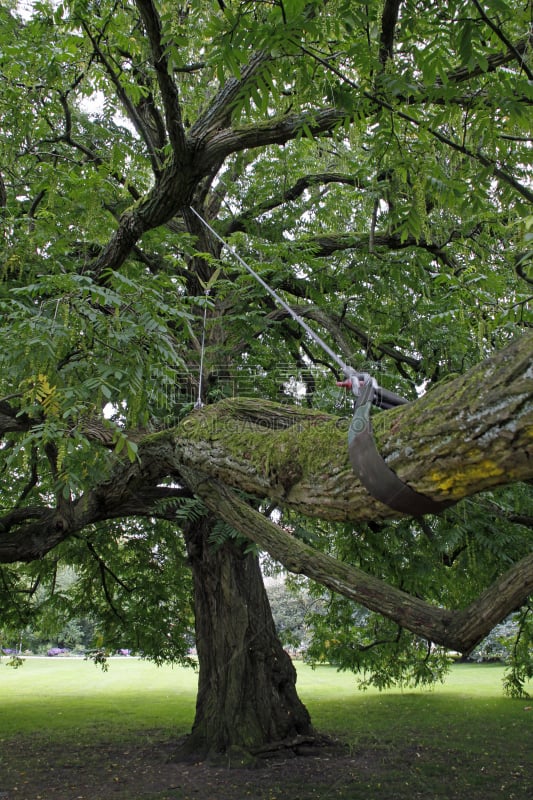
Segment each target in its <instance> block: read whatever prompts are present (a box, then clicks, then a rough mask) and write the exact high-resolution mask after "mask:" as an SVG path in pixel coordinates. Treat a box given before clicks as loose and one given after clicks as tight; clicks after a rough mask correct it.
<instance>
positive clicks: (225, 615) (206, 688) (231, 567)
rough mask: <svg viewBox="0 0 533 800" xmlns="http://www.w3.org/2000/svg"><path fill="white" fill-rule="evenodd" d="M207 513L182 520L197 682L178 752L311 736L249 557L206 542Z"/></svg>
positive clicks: (229, 749) (236, 752) (235, 748)
mask: <svg viewBox="0 0 533 800" xmlns="http://www.w3.org/2000/svg"><path fill="white" fill-rule="evenodd" d="M213 522H214V518H212V517H203V518H201V519H200V520H196V521H194V522H190V523H187V525H186V526H185V540H186V544H187V551H188V554H189V560H190V565H191V569H192V573H193V579H194V608H195V621H196V646H197V652H198V660H199V668H200V674H199V685H198V695H197V702H196V716H195V720H194V725H193V729H192V732H191V734H190V736H189V737H188V739H187V740H186V742H185V745H184V747H183V753H184V754H188V755H194V756H198V757H200V758H204V757H206V756H210V757H216V756H217V755H218V754H221V753H223V754H226V758H228V759H230V758H232V757H233V758H234V759H236V761H237V762H238V761H240V760H241V759H242V755H243V752H244V751H246V752H247V753H250V752H251V753H254V752H258V751H263V750H264V749H265V748H268V747H269V746H270V745H273V744H275V743H280V742H285V743H286V744H287V745H290V744H291V742H294V741H295V740H298V738H299V737H302V736H306V737H308V736H309V737H311V736H313V733H314V732H313V728H312V725H311V719H310V717H309V714H308V712H307V710H306V708H305V706H304V705H303V704H302V702H301V701H300V699H299V698H298V695H297V693H296V671H295V669H294V666H293V664H292V662H291V660H290V658H289V656H288V655H287V653H286V652H285V651H284V650H283V648H282V646H281V644H280V642H279V639H278V637H277V635H276V631H275V627H274V622H273V619H272V614H271V611H270V605H269V602H268V598H267V595H266V592H265V589H264V585H263V579H262V576H261V571H260V568H259V562H258V559H257V557H256V556H255V555H254V554H252V553H248V554H245V553H244V552H243V550H242V547H239V545H238V544H237V543H235V542H234V541H231V540H226V541H225V542H224V543H223V544H222V545H216V544H214V543H213V542H210V541H209V537H210V534H211V532H212V530H213Z"/></svg>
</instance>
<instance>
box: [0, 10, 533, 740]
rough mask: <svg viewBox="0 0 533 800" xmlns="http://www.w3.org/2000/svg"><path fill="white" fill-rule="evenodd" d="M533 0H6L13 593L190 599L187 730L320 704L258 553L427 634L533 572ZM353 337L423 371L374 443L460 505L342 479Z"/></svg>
mask: <svg viewBox="0 0 533 800" xmlns="http://www.w3.org/2000/svg"><path fill="white" fill-rule="evenodd" d="M525 5H526V4H520V3H516V2H514V1H513V2H503V0H491V2H486V3H480V2H477V0H473V2H471V3H466V4H465V3H447V4H446V6H445V7H443V6H442V4H434V3H429V2H428V3H424V2H420V3H419V2H412V1H411V0H406V1H405V2H401V0H385V2H384V3H383V2H368V3H365V4H361V3H356V2H353V0H331V2H314V0H311V1H310V2H299V0H292V1H291V2H281V0H279V2H271V3H264V2H258V3H255V2H229V1H228V2H225V3H214V2H210V1H209V2H207V1H206V2H197V3H194V4H190V5H181V4H179V3H174V2H160V1H159V0H157V1H156V0H135V2H133V0H132V1H131V2H129V1H128V0H122V2H111V1H108V0H101V1H100V2H91V1H90V0H82V1H81V2H80V1H79V0H65V2H63V3H60V4H59V5H57V4H51V5H48V4H47V3H46V2H43V3H35V4H33V9H32V11H31V13H28V12H27V13H25V14H24V15H23V16H22V17H21V16H20V14H19V13H18V12H17V10H16V9H13V10H12V11H11V12H10V11H9V10H7V9H6V8H5V7H4V8H3V9H2V11H1V12H0V13H1V21H2V28H1V37H2V40H1V41H2V48H1V51H0V74H1V77H2V84H1V89H0V107H1V111H2V131H1V143H2V155H1V162H0V190H1V191H0V205H1V209H0V213H1V215H2V223H3V239H2V283H1V284H0V304H1V309H2V322H1V325H2V328H1V330H2V337H3V347H2V352H1V355H0V358H1V365H2V372H1V376H0V382H1V390H0V394H1V395H2V399H1V400H0V435H1V437H2V447H1V450H0V455H1V459H2V472H1V478H0V480H1V483H0V492H1V498H2V499H1V505H2V516H1V517H0V561H1V562H2V563H3V564H4V567H3V568H2V582H1V584H0V591H1V593H2V603H3V607H4V610H5V614H4V619H5V623H4V624H6V625H7V624H8V623H9V624H10V625H11V626H15V625H18V626H19V627H20V626H22V625H23V624H26V623H27V622H28V621H29V620H31V619H32V615H34V614H36V613H37V612H38V611H39V610H40V609H41V610H42V608H43V607H45V606H46V607H47V608H48V609H49V610H50V609H52V612H53V613H55V614H58V615H60V613H64V610H65V607H67V608H68V610H69V612H70V613H72V614H75V613H80V609H84V610H85V611H87V610H90V612H91V613H92V614H93V615H95V616H97V617H98V619H99V620H100V623H101V627H102V630H103V631H104V634H103V641H104V643H107V645H108V646H111V645H112V644H113V643H114V642H115V643H116V642H118V641H119V640H120V636H121V635H126V632H127V634H128V635H129V636H131V637H136V641H137V645H138V647H139V648H141V649H142V650H143V651H144V652H145V653H146V654H147V655H151V656H152V657H154V658H156V659H160V660H163V659H168V658H183V659H184V658H186V652H187V647H188V645H189V644H190V628H191V615H192V614H194V619H195V636H196V642H197V648H198V657H199V664H200V681H199V692H198V704H197V713H196V719H195V723H194V728H193V732H192V736H191V737H190V740H189V742H188V748H189V749H191V750H193V751H195V752H207V751H210V750H211V751H216V752H221V751H225V750H226V749H227V748H229V747H230V746H232V745H236V746H240V747H245V748H247V749H250V750H253V751H260V750H264V749H266V748H268V747H269V746H272V744H273V743H279V742H289V743H290V742H294V741H300V740H301V737H302V736H304V737H311V736H312V735H313V728H312V725H311V721H310V719H309V715H308V714H307V711H306V709H305V708H304V706H303V705H302V704H301V702H300V701H299V699H298V696H297V694H296V690H295V672H294V668H293V666H292V664H291V662H290V660H289V659H288V657H287V655H286V654H285V653H284V651H283V649H282V647H281V645H280V643H279V641H278V639H277V637H276V634H275V630H274V626H273V623H272V618H271V613H270V609H269V606H268V601H267V598H266V595H265V590H264V587H263V583H262V578H261V571H260V569H259V561H258V554H259V552H260V551H261V550H263V551H266V552H268V553H269V554H270V555H271V556H272V557H273V558H274V559H276V560H277V561H279V562H280V563H281V564H283V565H284V566H285V567H286V568H287V569H288V570H291V571H293V572H296V573H302V574H304V575H307V576H308V577H309V578H311V579H313V580H314V581H316V582H317V583H318V584H320V585H322V586H323V587H326V588H327V590H330V591H332V592H334V593H335V594H337V595H338V594H340V595H343V596H344V597H345V598H347V599H348V600H349V601H350V603H352V606H351V608H352V609H353V602H354V601H355V602H356V603H357V604H360V605H363V606H365V607H366V608H367V609H369V610H371V611H372V612H373V613H376V614H379V615H380V619H384V620H385V622H383V623H382V624H383V625H385V626H386V625H392V626H393V629H395V630H396V631H397V632H399V633H396V634H394V635H392V638H391V636H390V635H387V637H385V638H386V640H387V641H388V643H389V644H390V643H391V642H392V643H393V644H394V646H398V647H400V640H401V637H402V635H404V634H402V632H409V634H408V641H409V643H410V646H411V649H412V650H413V652H414V653H415V651H416V646H417V642H420V640H421V639H425V640H427V641H429V642H433V643H437V644H440V645H442V646H443V647H445V648H453V649H456V650H460V651H462V652H465V653H467V652H469V651H471V650H472V648H473V647H474V646H475V645H476V644H477V643H478V642H479V641H480V640H481V639H482V638H483V637H484V636H485V635H486V634H487V633H488V632H489V631H490V630H491V628H492V627H493V626H494V625H495V624H496V623H497V622H499V621H500V620H502V619H503V618H504V617H506V616H507V615H508V614H509V613H510V612H511V611H514V610H515V609H517V608H520V607H521V606H523V605H524V604H526V603H527V599H528V596H529V595H530V594H531V591H532V589H533V555H532V553H531V539H530V534H529V530H530V526H531V515H530V514H531V512H530V508H529V512H528V501H529V500H530V496H529V493H528V484H527V482H528V481H531V479H532V478H533V466H532V463H533V462H532V458H531V441H532V431H533V403H532V395H533V393H532V376H531V360H532V359H531V356H532V353H533V340H532V338H531V334H530V333H528V331H527V329H528V328H529V327H530V326H531V317H528V302H529V292H530V287H531V283H532V279H531V277H530V271H529V269H530V267H529V264H530V255H531V253H530V251H529V250H528V248H529V246H530V245H529V241H530V239H531V235H532V234H531V216H530V215H531V202H532V200H533V192H532V190H531V188H530V179H531V172H530V153H531V131H530V127H529V120H530V110H531V97H532V95H531V85H532V78H533V72H532V67H531V58H530V51H531V43H532V42H531V35H530V31H529V28H528V25H529V10H528V9H527V8H525ZM206 223H207V224H206ZM224 241H226V242H228V243H231V245H232V246H233V247H235V248H236V249H237V253H235V251H234V250H232V249H229V250H228V249H227V248H225V247H224V246H223V242H224ZM236 256H237V257H236ZM243 258H244V259H245V263H244V264H243V262H242V260H240V259H243ZM246 264H248V265H252V266H253V269H254V270H255V271H256V273H258V274H259V278H260V280H259V281H258V280H256V279H255V278H254V277H253V276H252V275H250V272H249V271H247V270H246V269H245V268H244V267H245V265H246ZM270 287H272V288H273V289H274V291H275V292H276V293H277V294H278V296H280V297H281V298H282V302H281V304H279V303H278V302H277V301H276V297H275V295H272V294H271V292H270V291H269V288H270ZM295 315H296V316H295ZM306 326H307V327H306ZM310 330H311V331H312V330H315V331H319V333H320V337H321V339H322V340H323V341H324V342H325V349H324V348H323V347H322V346H321V344H320V341H318V340H317V339H316V338H315V337H313V335H312V334H310ZM336 354H338V356H337V355H336ZM344 363H346V364H348V365H349V367H350V368H351V369H353V370H354V371H357V372H360V373H362V372H369V373H371V374H372V375H373V376H374V377H375V379H376V380H377V382H378V383H379V385H380V386H381V387H383V388H384V389H385V390H386V391H387V392H389V393H390V392H392V393H394V394H395V395H397V396H401V397H402V398H404V399H405V400H410V401H411V402H409V403H406V404H403V403H402V404H400V405H399V407H397V408H395V409H392V410H388V411H382V412H378V413H376V414H375V415H373V428H374V436H375V441H376V445H377V449H378V451H379V453H380V454H381V457H382V458H383V459H384V460H385V461H386V464H387V468H388V469H389V470H392V471H393V472H394V473H395V474H396V476H398V477H399V479H400V480H401V481H402V482H403V483H404V484H407V485H409V486H410V488H411V489H412V490H415V491H416V492H417V493H418V494H419V495H420V494H421V495H423V496H425V497H426V498H429V499H431V500H434V501H437V502H440V503H442V504H443V505H442V508H443V509H444V507H445V506H448V509H449V510H446V511H443V513H442V514H433V515H431V514H430V515H429V516H427V517H425V518H421V517H418V516H416V513H415V512H416V508H415V507H413V510H412V516H413V519H411V514H410V513H407V514H406V513H403V512H401V511H399V510H398V509H397V508H394V505H395V504H394V502H393V500H391V501H390V503H389V502H382V501H383V497H382V500H381V501H380V500H379V499H377V497H375V496H374V494H375V492H373V491H369V489H368V488H365V487H368V483H367V482H365V480H364V478H362V480H363V482H362V483H361V482H360V480H359V478H358V477H357V476H356V474H355V473H354V471H353V470H352V468H351V466H350V462H349V459H348V446H347V431H348V425H349V418H350V416H351V411H350V403H348V404H347V405H346V401H345V399H344V398H343V397H342V396H341V395H339V390H337V389H336V388H335V381H336V379H340V378H343V375H342V370H339V364H340V365H342V364H344ZM353 382H354V383H357V381H356V379H355V377H353ZM239 394H242V395H244V396H243V397H238V396H236V395H239ZM356 445H357V442H356V443H355V446H356ZM361 446H362V445H361ZM366 446H367V447H368V441H367V445H366ZM365 452H366V451H365ZM380 469H383V468H380ZM359 474H361V473H359ZM380 474H381V473H380ZM361 477H362V476H361ZM480 493H482V494H480ZM472 497H474V499H472V500H465V499H464V498H472ZM475 498H477V499H475ZM385 499H386V498H385ZM460 501H462V502H460ZM457 504H458V505H457ZM304 518H307V519H308V520H309V521H308V522H307V523H304ZM252 542H253V543H254V545H252V544H251V543H252ZM61 563H65V564H69V565H71V566H72V567H74V570H75V574H76V575H77V581H75V582H74V584H73V588H72V589H71V591H70V592H62V591H58V588H57V587H58V582H57V571H58V567H59V566H60V565H61ZM184 570H185V571H187V570H190V573H189V574H190V578H191V579H192V581H190V580H189V578H186V577H183V576H184ZM350 613H351V612H350ZM349 616H350V614H348V617H349ZM348 631H349V625H348ZM349 636H350V634H349V632H348V637H349ZM404 638H405V636H404ZM379 639H380V635H377V636H376V637H375V641H373V642H371V643H370V644H368V643H366V644H360V645H359V646H358V645H357V644H356V643H355V642H353V643H352V645H353V646H352V648H351V649H352V652H358V653H359V654H361V653H363V652H368V651H369V650H371V649H372V650H373V649H374V646H377V644H378V641H379ZM431 652H432V649H431V648H430V649H429V650H427V651H426V653H425V655H424V663H427V659H428V658H429V657H430V654H431ZM413 658H415V659H416V655H413ZM355 661H357V659H355ZM355 661H354V664H353V665H354V666H357V664H358V663H359V662H358V661H357V663H355Z"/></svg>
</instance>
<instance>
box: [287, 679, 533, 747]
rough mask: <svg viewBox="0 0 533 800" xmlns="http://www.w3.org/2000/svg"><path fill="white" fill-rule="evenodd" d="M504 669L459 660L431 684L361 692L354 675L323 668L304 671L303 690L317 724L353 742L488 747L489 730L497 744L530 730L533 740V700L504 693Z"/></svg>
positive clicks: (303, 697) (302, 696)
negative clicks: (441, 680) (440, 681)
mask: <svg viewBox="0 0 533 800" xmlns="http://www.w3.org/2000/svg"><path fill="white" fill-rule="evenodd" d="M503 673H504V668H503V667H501V666H497V665H492V664H490V665H479V664H458V665H455V666H454V667H453V668H452V670H451V672H450V674H449V676H448V677H447V680H446V682H445V683H444V684H436V685H435V687H433V688H431V689H427V688H425V689H406V690H405V691H401V690H398V689H396V690H390V691H386V692H378V691H377V690H372V691H367V692H361V691H358V690H357V689H356V688H355V687H354V679H353V677H352V678H351V680H350V678H349V677H348V676H346V675H344V674H343V675H341V676H337V674H336V673H335V672H334V671H333V670H332V668H331V667H319V668H318V669H316V670H315V671H314V672H313V673H311V675H309V674H304V675H303V676H302V678H303V680H301V681H300V683H299V693H300V696H301V698H302V700H303V701H304V703H306V705H307V707H308V708H309V711H310V713H311V715H312V717H313V721H314V723H315V725H316V726H317V727H318V728H320V729H321V730H327V731H328V732H330V733H334V734H335V735H336V736H339V737H340V738H347V739H348V740H350V741H358V742H361V741H362V740H364V741H367V742H368V741H369V740H373V741H375V742H381V743H382V744H383V743H387V742H391V741H393V740H395V739H398V740H399V741H400V740H403V741H404V742H408V741H412V742H413V744H417V743H418V744H419V745H421V746H427V747H433V746H442V745H444V744H446V743H448V744H453V743H454V742H455V743H457V742H460V741H463V742H468V743H469V749H470V750H471V751H479V752H483V751H485V750H486V748H487V736H488V735H489V730H490V739H491V742H492V744H494V741H495V738H496V739H497V740H498V741H500V742H501V743H502V745H506V744H508V742H509V741H510V740H512V739H513V738H517V737H518V738H520V737H522V735H523V734H525V735H526V736H528V737H530V742H531V744H532V745H533V710H532V711H529V712H528V711H526V709H529V708H531V707H532V705H533V703H531V702H530V701H529V700H514V699H510V698H508V697H505V696H504V695H503V690H502V677H503ZM313 677H314V680H313ZM529 688H530V690H531V692H533V686H531V687H529Z"/></svg>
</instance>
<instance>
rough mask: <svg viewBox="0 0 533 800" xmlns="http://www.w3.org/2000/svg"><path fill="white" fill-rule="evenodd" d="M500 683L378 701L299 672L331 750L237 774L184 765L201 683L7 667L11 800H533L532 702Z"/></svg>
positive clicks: (315, 673) (0, 697) (70, 666)
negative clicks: (182, 748)
mask: <svg viewBox="0 0 533 800" xmlns="http://www.w3.org/2000/svg"><path fill="white" fill-rule="evenodd" d="M502 674H503V669H502V668H501V667H498V666H494V665H475V664H472V665H458V666H456V667H454V668H453V670H452V673H451V674H450V676H449V678H448V679H447V681H446V682H445V684H444V685H440V684H439V685H438V686H437V687H435V688H434V689H430V690H427V689H426V690H410V689H406V690H404V691H401V690H398V689H396V690H393V691H388V692H383V693H378V692H375V691H369V692H361V691H359V690H358V689H357V686H356V683H355V680H354V678H353V676H351V675H348V674H343V673H337V672H336V670H334V669H333V668H332V667H329V666H323V667H319V668H318V669H316V670H311V669H310V668H309V667H307V666H305V665H300V666H299V667H298V675H299V687H300V694H301V697H302V699H303V700H304V702H305V703H306V704H307V705H308V707H309V709H310V711H311V714H312V716H313V720H314V722H315V725H316V726H317V728H318V729H319V730H321V731H324V732H325V733H327V734H328V735H329V737H330V744H329V745H328V746H326V747H323V748H321V749H320V750H318V751H313V749H312V748H307V747H305V746H303V747H302V748H301V751H300V755H292V756H291V757H287V756H280V757H278V758H276V759H271V760H268V761H264V762H262V763H261V764H260V765H259V766H258V767H256V768H254V769H238V768H234V765H232V764H231V763H230V760H228V761H227V762H225V763H223V764H218V765H216V766H213V765H210V764H206V763H188V764H187V763H179V762H176V761H175V760H173V754H174V752H175V750H176V746H177V743H178V742H179V741H180V739H181V738H182V737H183V736H184V735H185V734H186V732H187V730H188V729H189V728H190V724H191V722H192V718H193V714H194V700H195V680H196V679H195V674H194V672H193V671H192V670H186V669H183V668H174V669H171V668H169V667H165V668H163V669H157V668H156V667H155V666H153V665H151V664H148V663H146V662H141V661H137V660H135V659H123V660H116V661H115V660H113V661H112V662H111V664H110V668H109V670H108V671H107V672H104V673H102V672H101V671H100V670H99V669H97V668H96V667H95V666H94V665H93V664H91V663H88V662H85V661H82V660H81V661H80V660H75V659H61V660H59V659H48V660H46V659H42V660H37V659H35V660H34V659H28V660H27V662H26V663H25V665H24V667H22V668H21V669H18V670H13V669H11V668H8V667H6V666H5V664H0V800H13V799H14V798H18V800H52V798H53V800H113V798H116V800H192V799H193V798H201V800H241V798H242V799H243V800H245V799H247V798H258V799H259V800H285V799H287V800H289V798H290V800H318V799H320V800H335V799H336V800H339V799H342V800H363V799H364V800H408V799H409V800H417V798H424V800H455V798H457V799H458V798H461V800H465V798H468V800H482V798H483V800H493V799H494V800H496V798H498V800H499V799H500V798H501V799H502V800H503V799H504V798H505V800H532V798H533V701H529V700H512V699H508V698H505V697H503V694H502V689H501V678H502ZM531 688H532V689H533V687H531Z"/></svg>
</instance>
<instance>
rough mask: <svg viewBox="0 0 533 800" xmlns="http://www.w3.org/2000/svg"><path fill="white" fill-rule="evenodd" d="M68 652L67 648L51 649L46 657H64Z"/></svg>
mask: <svg viewBox="0 0 533 800" xmlns="http://www.w3.org/2000/svg"><path fill="white" fill-rule="evenodd" d="M69 652H70V651H69V650H68V648H67V647H51V648H50V649H49V650H48V651H47V653H46V655H47V656H66V655H67V654H68V653H69Z"/></svg>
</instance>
